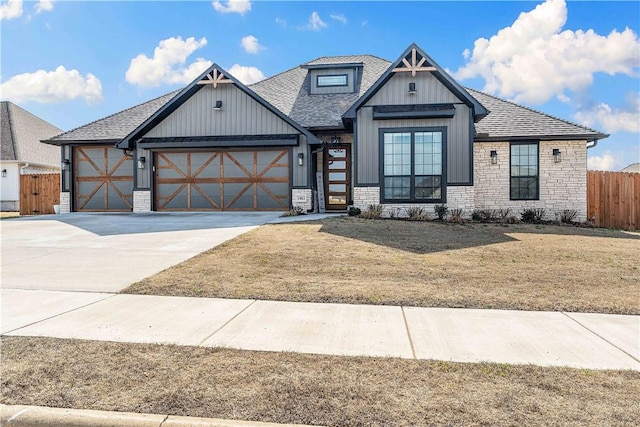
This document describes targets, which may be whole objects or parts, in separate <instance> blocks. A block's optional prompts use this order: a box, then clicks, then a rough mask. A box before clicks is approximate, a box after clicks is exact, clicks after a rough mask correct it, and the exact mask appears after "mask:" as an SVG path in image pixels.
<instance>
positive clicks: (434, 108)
mask: <svg viewBox="0 0 640 427" xmlns="http://www.w3.org/2000/svg"><path fill="white" fill-rule="evenodd" d="M372 111H373V120H397V119H423V118H426V119H451V118H453V116H455V115H456V107H455V106H454V105H453V104H410V105H374V106H373V108H372Z"/></svg>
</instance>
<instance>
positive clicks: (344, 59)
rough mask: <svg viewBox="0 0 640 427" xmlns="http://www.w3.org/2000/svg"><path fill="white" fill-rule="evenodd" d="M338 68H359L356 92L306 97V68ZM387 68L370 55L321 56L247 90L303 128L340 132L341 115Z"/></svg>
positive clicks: (380, 60) (384, 63) (382, 62)
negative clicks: (251, 90) (342, 65)
mask: <svg viewBox="0 0 640 427" xmlns="http://www.w3.org/2000/svg"><path fill="white" fill-rule="evenodd" d="M338 64H362V76H361V77H360V87H359V90H358V92H357V93H336V94H328V95H309V93H308V91H307V89H308V87H309V73H308V69H307V67H308V66H314V65H325V66H328V65H338ZM390 64H391V62H389V61H387V60H385V59H381V58H378V57H376V56H373V55H349V56H323V57H320V58H317V59H314V60H313V61H309V62H307V63H305V64H302V65H300V66H298V67H295V68H292V69H290V70H288V71H285V72H283V73H280V74H277V75H275V76H273V77H271V78H268V79H265V80H262V81H260V82H258V83H255V84H254V85H252V86H250V88H251V89H253V90H254V91H255V92H256V93H257V94H258V95H260V96H262V97H263V98H264V99H266V100H267V101H269V102H270V103H271V104H273V105H274V106H275V107H276V108H278V109H279V110H280V111H282V112H283V113H284V114H286V115H288V116H289V117H291V118H292V119H293V120H295V121H296V122H298V123H300V124H301V125H302V126H304V127H307V128H311V129H317V128H341V127H343V124H342V115H343V114H344V113H345V112H346V111H347V110H348V109H349V107H351V106H352V105H353V104H354V103H355V102H356V101H357V100H358V99H359V98H360V97H361V96H362V95H364V94H365V93H366V92H367V90H369V88H370V87H371V85H373V84H374V83H375V82H376V80H377V79H378V78H379V77H380V75H382V74H383V73H384V72H385V71H386V70H387V68H389V65H390Z"/></svg>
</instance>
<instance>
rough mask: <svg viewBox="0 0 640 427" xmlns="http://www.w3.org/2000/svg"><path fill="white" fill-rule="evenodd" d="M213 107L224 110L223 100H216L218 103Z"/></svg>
mask: <svg viewBox="0 0 640 427" xmlns="http://www.w3.org/2000/svg"><path fill="white" fill-rule="evenodd" d="M213 109H214V110H216V111H220V110H222V101H216V105H215V107H213Z"/></svg>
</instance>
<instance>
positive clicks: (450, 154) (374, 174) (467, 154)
mask: <svg viewBox="0 0 640 427" xmlns="http://www.w3.org/2000/svg"><path fill="white" fill-rule="evenodd" d="M392 80H393V79H392ZM455 108H456V114H455V116H454V117H453V118H452V119H402V120H373V108H372V107H371V106H365V107H362V108H360V110H358V116H357V132H358V133H357V138H358V141H357V152H358V154H357V173H358V177H357V178H358V179H357V183H358V184H359V185H367V184H372V185H374V184H375V185H379V184H380V178H379V171H380V168H379V143H380V138H379V132H378V130H379V129H381V128H421V127H440V126H442V127H446V128H447V184H471V183H472V182H471V181H472V171H471V158H472V157H471V156H472V152H473V151H472V145H471V144H472V141H471V136H470V132H471V130H470V120H472V118H471V109H470V108H469V107H468V106H466V105H464V104H455Z"/></svg>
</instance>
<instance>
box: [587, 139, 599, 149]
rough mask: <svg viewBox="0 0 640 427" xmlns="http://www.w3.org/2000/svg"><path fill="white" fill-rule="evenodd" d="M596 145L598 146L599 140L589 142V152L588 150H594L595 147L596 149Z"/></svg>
mask: <svg viewBox="0 0 640 427" xmlns="http://www.w3.org/2000/svg"><path fill="white" fill-rule="evenodd" d="M596 145H598V140H597V139H594V140H593V141H589V142H587V150H588V149H589V148H593V147H595V146H596Z"/></svg>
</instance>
